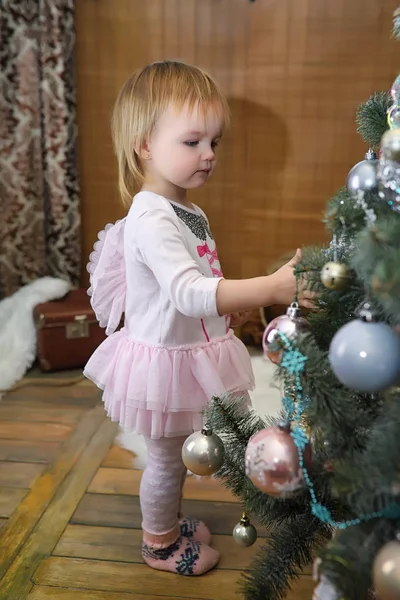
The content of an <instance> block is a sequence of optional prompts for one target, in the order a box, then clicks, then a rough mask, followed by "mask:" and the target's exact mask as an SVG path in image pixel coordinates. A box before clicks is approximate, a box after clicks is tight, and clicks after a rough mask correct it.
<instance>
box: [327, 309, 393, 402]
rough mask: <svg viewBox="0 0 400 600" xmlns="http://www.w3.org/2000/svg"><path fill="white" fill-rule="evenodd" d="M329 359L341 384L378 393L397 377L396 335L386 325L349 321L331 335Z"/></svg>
mask: <svg viewBox="0 0 400 600" xmlns="http://www.w3.org/2000/svg"><path fill="white" fill-rule="evenodd" d="M329 360H330V363H331V366H332V370H333V372H334V373H335V375H336V377H337V378H338V379H339V381H340V382H341V383H343V385H345V386H347V387H349V388H352V389H354V390H358V391H360V392H367V393H371V394H372V393H373V392H381V391H383V390H385V389H387V388H388V387H390V386H391V385H393V384H394V383H397V381H398V380H399V378H400V336H399V335H398V334H397V333H396V332H395V331H393V329H391V328H390V327H389V325H387V324H386V323H374V322H367V321H364V320H362V319H356V320H354V321H350V323H347V324H346V325H344V327H342V328H341V329H339V331H337V332H336V334H335V335H334V337H333V339H332V341H331V345H330V348H329Z"/></svg>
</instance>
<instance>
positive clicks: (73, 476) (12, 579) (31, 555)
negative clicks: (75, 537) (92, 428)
mask: <svg viewBox="0 0 400 600" xmlns="http://www.w3.org/2000/svg"><path fill="white" fill-rule="evenodd" d="M95 410H96V409H95ZM115 433H116V426H115V425H114V424H113V423H111V422H110V421H109V420H104V421H103V422H102V423H101V425H100V426H99V427H98V429H97V431H96V433H95V434H94V436H93V438H92V439H91V440H90V442H89V444H88V445H87V447H86V448H85V450H84V451H83V452H82V455H81V456H80V458H79V460H78V462H77V464H76V466H75V468H74V469H73V470H72V471H71V472H70V473H69V475H68V476H67V477H66V479H65V480H64V481H63V482H62V484H61V485H60V487H59V488H58V490H57V492H56V494H55V495H54V497H53V499H52V501H51V502H50V505H49V507H48V508H47V510H46V512H45V513H44V514H43V516H42V518H41V519H40V521H39V522H38V524H37V525H36V527H35V529H34V530H33V532H32V533H31V534H30V536H29V538H28V540H27V541H26V542H25V544H24V546H23V547H22V549H21V550H20V552H19V554H18V555H17V556H16V558H15V559H14V562H13V563H12V565H11V566H10V568H9V569H8V570H7V572H6V573H5V575H4V576H3V579H2V580H1V581H0V598H7V600H21V598H24V594H25V597H26V595H27V592H28V591H30V587H31V577H32V576H33V573H34V572H35V570H36V568H37V567H38V566H39V565H40V562H41V560H42V559H43V558H44V557H45V556H48V555H49V554H50V553H51V551H52V550H53V548H54V547H55V546H56V544H57V542H58V540H59V539H60V536H61V534H62V532H63V531H64V529H65V527H66V525H67V523H68V521H69V519H70V517H71V515H72V514H73V512H74V511H75V508H76V506H77V504H78V502H79V500H80V498H81V496H82V494H83V492H84V490H85V489H86V488H87V486H88V484H89V482H90V480H91V479H92V477H93V475H94V473H95V472H96V470H97V469H98V467H99V466H100V464H101V462H102V460H103V458H104V456H105V454H106V452H107V451H108V449H109V447H110V445H111V443H112V440H113V438H114V436H115ZM3 531H7V527H6V528H3ZM1 534H2V532H0V535H1ZM11 542H12V539H11V538H10V543H11ZM0 543H1V537H0ZM1 552H2V556H3V548H1ZM5 561H6V557H5V556H4V560H3V562H4V563H5Z"/></svg>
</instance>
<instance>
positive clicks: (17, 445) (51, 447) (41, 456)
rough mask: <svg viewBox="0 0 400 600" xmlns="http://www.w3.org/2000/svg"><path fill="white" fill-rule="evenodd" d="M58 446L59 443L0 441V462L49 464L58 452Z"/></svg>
mask: <svg viewBox="0 0 400 600" xmlns="http://www.w3.org/2000/svg"><path fill="white" fill-rule="evenodd" d="M60 445H61V442H42V441H37V442H33V441H31V440H0V460H6V461H8V462H10V461H11V462H30V463H49V462H51V461H52V459H53V458H54V456H55V455H56V453H57V452H58V451H59V448H60Z"/></svg>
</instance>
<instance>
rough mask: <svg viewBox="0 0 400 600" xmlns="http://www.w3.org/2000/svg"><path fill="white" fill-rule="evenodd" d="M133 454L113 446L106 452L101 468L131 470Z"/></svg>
mask: <svg viewBox="0 0 400 600" xmlns="http://www.w3.org/2000/svg"><path fill="white" fill-rule="evenodd" d="M134 459H135V454H133V453H132V452H130V451H129V450H125V448H120V447H119V446H116V445H115V444H114V445H113V446H112V447H111V448H110V450H109V451H108V452H107V455H106V457H105V459H104V460H103V463H102V465H101V466H102V467H117V468H119V469H133V462H134Z"/></svg>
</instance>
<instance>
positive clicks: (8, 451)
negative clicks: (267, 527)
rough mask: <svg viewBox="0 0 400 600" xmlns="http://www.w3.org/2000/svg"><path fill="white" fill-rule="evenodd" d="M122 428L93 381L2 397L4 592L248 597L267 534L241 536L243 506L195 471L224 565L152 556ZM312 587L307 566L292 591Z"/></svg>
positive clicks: (195, 496)
mask: <svg viewBox="0 0 400 600" xmlns="http://www.w3.org/2000/svg"><path fill="white" fill-rule="evenodd" d="M115 435H116V426H115V425H114V424H112V423H111V422H110V421H109V420H108V419H107V417H106V416H105V413H104V410H103V407H102V404H101V402H100V400H99V395H98V393H97V391H96V390H95V388H94V387H93V386H92V385H91V384H89V383H81V384H79V385H74V386H71V385H69V386H57V387H55V386H49V385H44V384H41V383H40V382H39V384H38V382H37V384H36V385H29V386H27V387H23V388H20V389H19V390H17V391H15V392H13V393H9V394H8V395H6V396H5V397H4V398H3V399H2V400H1V402H0V527H1V529H0V600H24V599H25V598H28V599H29V600H150V599H153V598H154V599H160V600H177V599H181V598H186V599H192V600H203V599H204V600H211V599H212V600H232V599H234V598H240V595H239V594H238V591H237V581H238V580H239V578H240V575H241V573H242V572H243V570H244V569H245V568H246V566H247V565H248V564H249V563H250V562H251V560H252V558H253V557H254V555H255V554H256V552H257V548H258V547H259V545H260V544H261V543H262V542H263V540H262V539H259V540H258V541H257V543H256V544H255V545H254V546H253V547H252V548H248V549H242V548H239V547H238V546H236V545H235V543H234V542H233V540H232V537H231V533H232V529H233V527H234V525H235V523H237V521H238V520H239V517H240V507H239V506H238V505H237V504H236V503H235V500H234V498H233V497H232V496H231V495H230V494H229V493H228V492H227V491H226V490H225V489H224V488H222V487H221V485H220V484H219V483H218V482H217V481H216V480H214V479H208V478H204V479H201V480H199V479H195V478H189V479H188V480H187V484H186V488H185V506H184V508H185V512H186V513H187V514H190V515H193V516H196V517H198V518H202V519H204V520H205V521H206V522H207V524H208V525H209V526H210V528H211V530H212V533H213V540H214V541H213V543H214V546H215V547H216V548H218V549H219V550H220V551H221V553H222V559H221V562H220V565H219V566H218V568H217V569H215V570H214V571H212V572H211V573H208V574H207V575H205V576H203V577H201V578H191V577H181V576H177V575H172V574H169V573H162V572H159V571H154V570H151V569H149V567H147V566H146V565H145V564H143V561H142V558H141V553H140V545H141V532H140V521H141V518H140V509H139V499H138V491H139V482H140V477H141V471H137V470H134V469H133V468H132V462H133V460H132V459H133V455H132V454H131V453H130V452H127V451H125V450H122V449H120V448H118V447H117V446H115V445H114V444H113V441H114V438H115ZM259 533H260V535H261V534H262V532H261V531H260V532H259ZM264 535H265V534H264ZM313 587H314V586H313V583H312V581H311V576H310V573H309V572H308V573H305V574H304V576H303V577H302V578H301V580H300V581H299V582H298V583H297V584H296V586H295V587H294V589H293V591H292V592H291V594H290V596H289V597H288V598H289V600H295V599H296V600H300V599H304V600H305V599H311V596H312V589H313Z"/></svg>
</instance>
